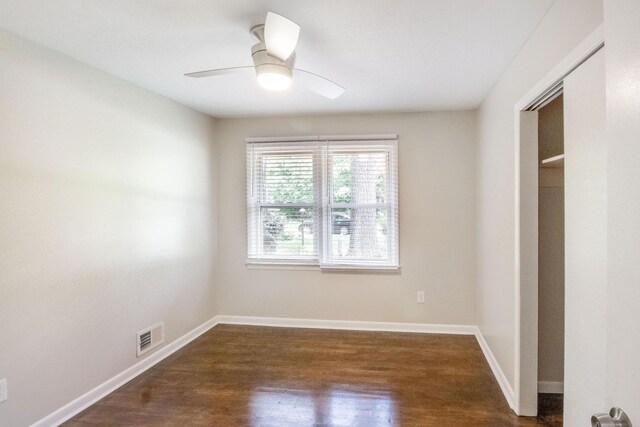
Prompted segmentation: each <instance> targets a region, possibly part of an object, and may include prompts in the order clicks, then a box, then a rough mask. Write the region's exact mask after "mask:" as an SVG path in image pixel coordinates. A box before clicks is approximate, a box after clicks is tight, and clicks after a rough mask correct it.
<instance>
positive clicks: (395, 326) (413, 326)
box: [216, 315, 477, 335]
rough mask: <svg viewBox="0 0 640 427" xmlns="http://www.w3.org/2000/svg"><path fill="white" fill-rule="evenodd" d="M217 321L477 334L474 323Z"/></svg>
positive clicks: (223, 320)
mask: <svg viewBox="0 0 640 427" xmlns="http://www.w3.org/2000/svg"><path fill="white" fill-rule="evenodd" d="M216 321H217V323H226V324H229V325H253V326H274V327H283V328H310V329H342V330H348V331H382V332H416V333H427V334H453V335H475V333H476V330H477V328H476V327H475V326H473V325H441V324H431V323H393V322H366V321H357V320H320V319H294V318H286V317H249V316H227V315H220V316H216Z"/></svg>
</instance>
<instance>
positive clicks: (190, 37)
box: [0, 0, 553, 117]
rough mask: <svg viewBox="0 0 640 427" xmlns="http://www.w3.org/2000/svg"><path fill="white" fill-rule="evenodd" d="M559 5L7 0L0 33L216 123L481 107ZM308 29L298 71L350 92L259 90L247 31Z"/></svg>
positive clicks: (446, 0) (521, 0)
mask: <svg viewBox="0 0 640 427" xmlns="http://www.w3.org/2000/svg"><path fill="white" fill-rule="evenodd" d="M552 3H553V0H482V1H480V0H395V1H391V0H316V1H311V0H206V1H205V0H56V1H52V0H2V1H1V2H0V27H2V28H4V29H6V30H8V31H11V32H13V33H16V34H18V35H21V36H23V37H26V38H28V39H31V40H34V41H36V42H37V43H39V44H42V45H44V46H47V47H50V48H53V49H55V50H58V51H60V52H63V53H65V54H67V55H69V56H71V57H73V58H76V59H78V60H80V61H83V62H85V63H88V64H91V65H93V66H95V67H97V68H100V69H102V70H105V71H107V72H109V73H112V74H115V75H116V76H119V77H121V78H123V79H125V80H128V81H131V82H133V83H135V84H137V85H140V86H142V87H144V88H147V89H149V90H151V91H153V92H156V93H159V94H162V95H164V96H166V97H168V98H171V99H174V100H176V101H178V102H181V103H183V104H186V105H188V106H191V107H193V108H195V109H197V110H199V111H202V112H205V113H208V114H210V115H212V116H216V117H244V116H265V115H276V114H294V113H337V112H374V111H384V112H389V111H425V110H457V109H472V108H475V107H477V106H478V105H479V103H480V102H481V101H482V100H483V99H484V97H485V96H486V95H487V94H488V92H489V91H490V90H491V87H492V86H493V85H494V84H495V82H496V81H497V80H498V78H499V77H500V75H501V74H502V73H503V71H504V70H505V69H506V68H507V66H508V65H509V63H510V62H511V60H512V59H513V57H514V56H515V55H516V53H517V52H518V50H519V49H520V47H521V46H522V45H523V44H524V42H525V41H526V39H527V37H528V36H529V35H530V34H531V33H532V31H533V30H534V28H535V27H536V25H537V24H538V22H539V21H540V20H541V18H542V16H543V15H544V14H545V12H546V11H547V9H548V8H549V7H550V5H551V4H552ZM269 10H272V11H274V12H277V13H279V14H282V15H284V16H286V17H288V18H290V19H291V20H293V21H295V22H297V23H298V24H300V26H301V33H300V39H299V43H298V47H297V49H296V52H297V56H298V59H297V67H298V68H302V69H305V70H309V71H312V72H314V73H317V74H320V75H323V76H325V77H327V78H329V79H331V80H334V81H336V82H338V83H339V84H341V85H342V86H344V87H345V88H346V90H347V91H346V93H345V94H344V95H343V96H342V97H340V98H338V99H335V100H329V99H325V98H322V97H320V96H318V95H315V94H314V93H311V92H309V91H307V90H306V89H304V88H302V87H298V86H296V85H295V76H294V85H293V86H292V88H291V89H290V90H288V91H286V92H278V93H276V92H268V91H265V90H263V89H261V88H260V87H259V86H258V85H257V83H256V81H255V78H253V76H252V74H251V73H246V74H239V75H226V76H221V77H212V78H207V79H192V78H187V77H184V76H183V74H184V73H186V72H191V71H198V70H203V69H211V68H222V67H233V66H240V65H251V57H250V48H251V45H252V44H253V43H254V42H253V40H252V38H251V36H250V35H249V28H250V27H251V26H253V25H255V24H258V23H263V22H264V18H265V16H266V12H267V11H269Z"/></svg>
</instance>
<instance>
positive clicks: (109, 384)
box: [31, 317, 217, 427]
mask: <svg viewBox="0 0 640 427" xmlns="http://www.w3.org/2000/svg"><path fill="white" fill-rule="evenodd" d="M215 325H217V322H216V318H215V317H214V318H212V319H209V320H207V321H206V322H204V323H203V324H201V325H200V326H198V327H196V328H195V329H193V330H191V331H189V332H187V333H186V334H184V335H183V336H181V337H180V338H178V339H177V340H175V341H173V342H171V343H170V344H168V345H166V346H164V347H161V348H160V349H159V350H157V351H156V352H154V353H152V354H150V355H149V356H148V357H146V358H145V359H143V360H141V361H140V362H138V363H136V364H135V365H133V366H131V367H130V368H128V369H126V370H125V371H123V372H121V373H119V374H118V375H116V376H115V377H112V378H110V379H108V380H107V381H105V382H103V383H102V384H100V385H99V386H97V387H95V388H94V389H93V390H90V391H88V392H87V393H85V394H83V395H82V396H80V397H78V398H77V399H75V400H73V401H71V402H69V403H67V404H66V405H65V406H63V407H62V408H60V409H58V410H56V411H55V412H52V413H51V414H49V415H47V416H46V417H44V418H42V419H41V420H40V421H37V422H35V423H34V424H32V426H31V427H51V426H59V425H60V424H62V423H63V422H65V421H67V420H69V419H70V418H72V417H73V416H74V415H77V414H79V413H80V412H82V411H83V410H85V409H86V408H88V407H89V406H91V405H93V404H94V403H96V402H97V401H98V400H100V399H102V398H103V397H105V396H106V395H107V394H109V393H111V392H112V391H114V390H116V389H117V388H119V387H121V386H122V385H124V384H125V383H127V382H129V381H131V380H132V379H133V378H135V377H137V376H138V375H140V374H141V373H143V372H144V371H146V370H147V369H149V368H151V367H152V366H154V365H156V364H157V363H158V362H160V361H162V360H163V359H165V358H167V357H168V356H170V355H172V354H173V353H175V352H176V351H178V350H180V349H181V348H182V347H184V346H185V345H187V344H189V343H190V342H191V341H193V340H194V339H196V338H198V337H199V336H200V335H202V334H204V333H205V332H207V331H208V330H209V329H211V328H213V327H214V326H215Z"/></svg>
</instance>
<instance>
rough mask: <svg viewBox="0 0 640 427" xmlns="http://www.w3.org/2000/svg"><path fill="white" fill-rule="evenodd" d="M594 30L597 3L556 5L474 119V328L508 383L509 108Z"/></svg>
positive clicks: (511, 310) (511, 279) (563, 0)
mask: <svg viewBox="0 0 640 427" xmlns="http://www.w3.org/2000/svg"><path fill="white" fill-rule="evenodd" d="M601 23H602V1H601V0H557V1H556V2H555V3H554V5H553V6H552V7H551V8H550V10H549V12H548V13H547V15H546V16H545V17H544V19H543V20H542V22H541V23H540V25H539V26H538V28H537V29H536V31H535V32H534V33H533V34H532V35H531V37H530V38H529V40H528V41H527V43H526V44H525V45H524V46H523V48H522V49H521V51H520V52H519V54H518V55H517V56H516V58H515V59H514V61H513V62H512V63H511V65H510V66H509V68H508V69H507V70H506V72H505V73H504V74H503V76H502V77H501V78H500V80H499V81H498V83H497V84H496V85H495V86H494V88H493V89H492V90H491V92H490V93H489V95H488V96H487V98H486V99H485V100H484V102H483V103H482V105H481V106H480V109H479V113H478V154H477V197H478V203H477V232H478V240H477V244H478V246H477V248H478V249H477V254H478V257H477V258H478V265H477V273H478V276H477V277H478V289H477V292H478V323H479V326H480V329H481V330H482V333H483V334H484V335H485V338H486V340H487V342H488V344H489V346H490V348H491V350H492V352H493V353H494V355H495V357H496V359H497V361H498V363H499V364H500V366H501V368H502V370H503V371H504V373H505V375H506V377H507V380H508V381H509V382H510V384H511V385H512V386H513V384H514V378H515V375H514V357H515V356H514V355H515V353H514V331H515V328H514V317H515V301H514V300H515V295H514V283H515V260H514V253H515V225H514V224H515V208H516V205H515V203H516V201H515V197H514V194H515V188H514V185H515V182H516V181H515V169H514V146H515V142H514V139H515V138H514V104H515V103H516V102H517V101H518V100H519V99H520V98H521V97H522V96H524V95H525V93H526V92H527V91H528V90H530V89H531V88H532V87H533V86H534V85H535V84H536V83H537V82H538V81H539V80H540V79H542V78H543V77H544V76H545V75H546V74H547V73H548V72H549V71H550V70H551V69H552V68H553V67H554V66H555V65H556V64H558V63H559V62H560V61H561V60H562V59H563V58H564V57H565V56H566V55H567V54H568V53H569V52H570V51H571V50H572V49H573V48H575V47H576V46H577V45H578V44H579V43H580V42H581V41H582V40H583V39H584V38H585V37H587V36H588V35H589V34H590V33H591V32H592V31H593V30H594V29H595V28H596V27H597V26H598V25H600V24H601Z"/></svg>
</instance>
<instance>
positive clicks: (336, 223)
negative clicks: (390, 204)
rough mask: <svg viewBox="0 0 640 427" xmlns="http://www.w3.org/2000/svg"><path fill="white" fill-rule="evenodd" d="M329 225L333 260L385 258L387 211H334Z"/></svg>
mask: <svg viewBox="0 0 640 427" xmlns="http://www.w3.org/2000/svg"><path fill="white" fill-rule="evenodd" d="M330 221H331V225H330V227H331V239H330V240H331V258H332V259H334V260H341V259H343V260H346V259H354V260H355V259H358V260H367V259H371V260H374V261H382V260H385V259H387V258H388V230H387V227H388V225H387V224H388V222H387V210H386V209H376V208H334V209H331V219H330Z"/></svg>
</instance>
